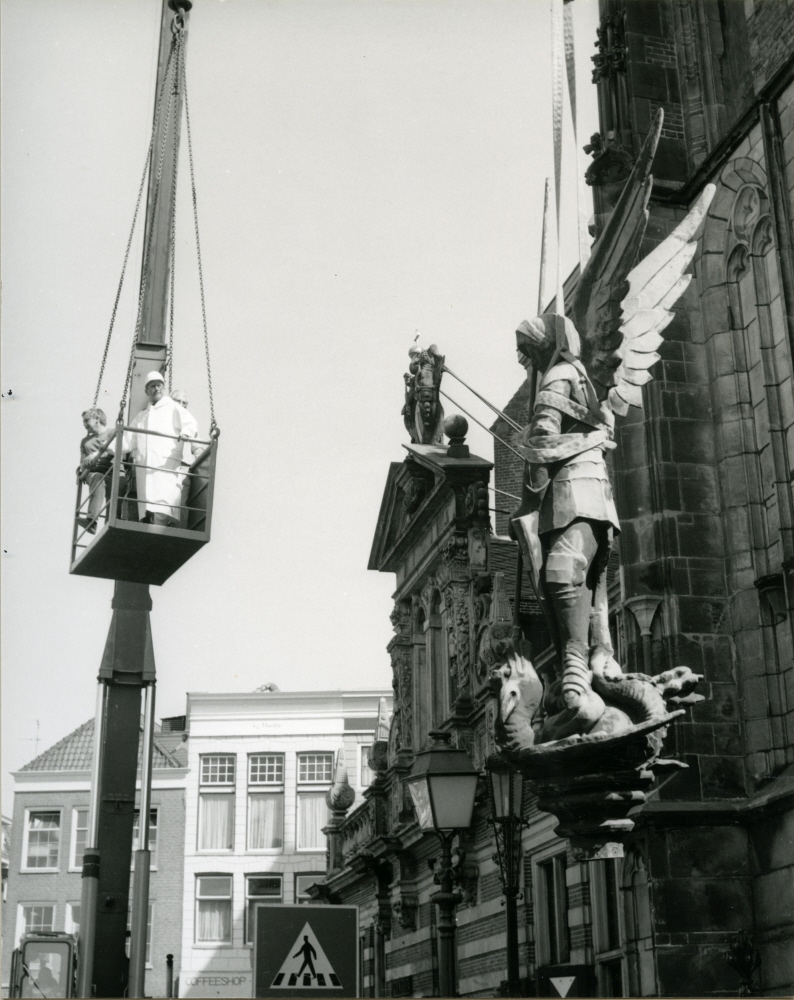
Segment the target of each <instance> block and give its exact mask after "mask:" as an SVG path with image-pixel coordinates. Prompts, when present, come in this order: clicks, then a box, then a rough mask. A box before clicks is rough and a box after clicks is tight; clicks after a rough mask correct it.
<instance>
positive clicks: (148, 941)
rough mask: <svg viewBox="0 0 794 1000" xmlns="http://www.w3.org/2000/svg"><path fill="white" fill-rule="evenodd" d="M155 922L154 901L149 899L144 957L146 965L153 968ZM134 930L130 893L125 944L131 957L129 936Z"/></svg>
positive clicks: (128, 955)
mask: <svg viewBox="0 0 794 1000" xmlns="http://www.w3.org/2000/svg"><path fill="white" fill-rule="evenodd" d="M153 922H154V901H153V900H151V899H150V900H149V910H148V913H147V914H146V957H145V959H144V961H145V963H146V967H147V968H149V969H151V967H152V925H153ZM131 930H132V893H130V901H129V906H128V907H127V943H126V944H125V946H124V947H125V950H126V952H127V958H129V957H130V942H131V938H130V936H129V934H130V931H131Z"/></svg>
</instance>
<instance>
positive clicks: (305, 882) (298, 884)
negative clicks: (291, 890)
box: [295, 872, 325, 903]
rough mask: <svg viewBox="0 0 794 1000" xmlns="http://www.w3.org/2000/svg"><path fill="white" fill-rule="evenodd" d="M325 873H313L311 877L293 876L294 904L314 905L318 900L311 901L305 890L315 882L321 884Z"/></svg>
mask: <svg viewBox="0 0 794 1000" xmlns="http://www.w3.org/2000/svg"><path fill="white" fill-rule="evenodd" d="M324 878H325V872H314V873H313V874H312V875H306V874H304V875H296V876H295V902H296V903H316V902H319V900H316V899H312V897H311V896H310V895H309V894H308V892H307V890H308V889H309V887H310V886H312V885H314V884H315V883H316V882H322V881H323V879H324Z"/></svg>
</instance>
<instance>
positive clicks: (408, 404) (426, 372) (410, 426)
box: [402, 344, 444, 444]
mask: <svg viewBox="0 0 794 1000" xmlns="http://www.w3.org/2000/svg"><path fill="white" fill-rule="evenodd" d="M408 355H409V357H410V358H411V364H410V366H409V368H408V371H407V372H406V373H405V375H404V376H403V378H404V379H405V405H404V406H403V409H402V415H403V421H404V422H405V427H406V429H407V431H408V433H409V434H410V435H411V444H441V443H442V441H443V439H444V409H443V407H442V406H441V399H440V397H439V387H440V386H441V376H442V375H443V372H444V358H443V356H442V355H441V354H439V353H438V348H437V347H436V345H435V344H431V345H430V347H428V348H427V350H426V351H425V350H422V348H421V347H417V346H416V345H414V346H413V347H411V348H410V350H409V351H408Z"/></svg>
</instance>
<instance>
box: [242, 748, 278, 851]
mask: <svg viewBox="0 0 794 1000" xmlns="http://www.w3.org/2000/svg"><path fill="white" fill-rule="evenodd" d="M265 789H267V790H266V791H265ZM283 847H284V755H283V754H280V753H255V754H251V755H250V756H249V758H248V850H249V851H280V850H281V849H282V848H283Z"/></svg>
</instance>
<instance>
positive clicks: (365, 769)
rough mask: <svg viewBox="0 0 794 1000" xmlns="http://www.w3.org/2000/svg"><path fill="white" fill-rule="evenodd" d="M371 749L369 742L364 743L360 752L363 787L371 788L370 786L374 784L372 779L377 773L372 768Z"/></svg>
mask: <svg viewBox="0 0 794 1000" xmlns="http://www.w3.org/2000/svg"><path fill="white" fill-rule="evenodd" d="M369 751H370V744H369V743H362V745H361V750H360V753H361V787H362V788H369V786H370V785H371V784H372V779H373V778H374V777H375V774H374V772H373V770H372V768H371V767H370V766H369Z"/></svg>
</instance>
